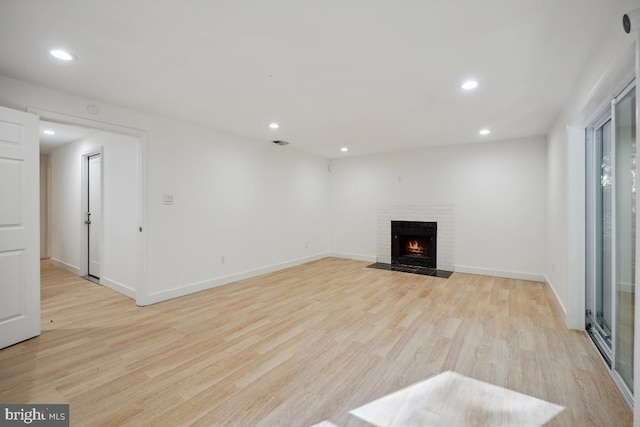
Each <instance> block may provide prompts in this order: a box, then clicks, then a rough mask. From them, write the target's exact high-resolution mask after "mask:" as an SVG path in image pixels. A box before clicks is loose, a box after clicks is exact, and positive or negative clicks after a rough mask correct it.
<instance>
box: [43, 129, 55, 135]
mask: <svg viewBox="0 0 640 427" xmlns="http://www.w3.org/2000/svg"><path fill="white" fill-rule="evenodd" d="M42 133H44V134H45V135H55V134H56V133H55V131H52V130H51V129H45V130H43V131H42Z"/></svg>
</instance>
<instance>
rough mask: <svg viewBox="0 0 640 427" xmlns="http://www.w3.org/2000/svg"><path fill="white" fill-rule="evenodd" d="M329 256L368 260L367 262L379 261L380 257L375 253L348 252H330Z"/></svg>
mask: <svg viewBox="0 0 640 427" xmlns="http://www.w3.org/2000/svg"><path fill="white" fill-rule="evenodd" d="M327 256H330V257H333V258H343V259H353V260H356V261H367V262H377V261H378V258H377V257H376V256H375V255H357V254H346V253H341V252H330V253H329V254H327Z"/></svg>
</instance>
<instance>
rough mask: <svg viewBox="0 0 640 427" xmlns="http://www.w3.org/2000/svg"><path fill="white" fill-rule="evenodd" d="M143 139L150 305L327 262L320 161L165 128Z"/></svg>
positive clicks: (172, 125) (166, 124)
mask: <svg viewBox="0 0 640 427" xmlns="http://www.w3.org/2000/svg"><path fill="white" fill-rule="evenodd" d="M149 140H150V141H151V142H150V144H149V150H148V153H149V157H148V162H149V169H148V173H149V177H150V178H149V187H148V196H149V199H148V208H149V210H148V217H149V224H148V229H149V240H148V257H149V260H150V270H149V283H152V284H153V289H152V290H151V295H150V298H152V299H153V300H156V299H160V298H164V297H165V296H174V295H178V294H180V293H182V292H184V291H185V290H198V289H204V288H206V287H209V286H212V285H218V284H222V283H226V282H229V281H231V280H237V279H240V278H242V277H248V276H250V275H252V274H258V273H261V272H266V271H271V270H275V269H279V268H282V267H285V266H287V265H293V264H295V263H299V262H303V261H306V260H311V259H315V258H317V257H321V256H324V255H325V254H326V252H327V250H328V244H327V242H328V239H327V237H326V236H327V220H326V217H327V205H328V180H329V173H328V171H327V165H328V162H327V161H326V160H324V159H321V158H317V157H314V156H310V155H306V154H302V153H299V152H296V151H294V150H292V149H290V148H289V147H280V146H277V145H275V144H272V143H270V142H268V141H264V142H251V141H247V140H244V139H242V138H239V137H234V136H230V135H227V134H224V133H222V132H216V131H214V130H210V129H204V128H199V127H195V126H185V125H184V124H183V123H180V122H177V121H171V120H162V121H158V122H156V123H154V127H153V128H152V129H151V130H150V131H149ZM163 194H171V195H173V200H174V204H173V205H164V204H163V203H162V198H163ZM222 257H224V259H225V261H224V263H222ZM151 266H153V267H152V268H151ZM185 286H186V288H184V287H185ZM180 287H183V288H182V289H180Z"/></svg>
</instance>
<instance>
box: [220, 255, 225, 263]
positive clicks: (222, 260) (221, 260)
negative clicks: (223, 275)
mask: <svg viewBox="0 0 640 427" xmlns="http://www.w3.org/2000/svg"><path fill="white" fill-rule="evenodd" d="M220 264H224V255H222V256H221V257H220Z"/></svg>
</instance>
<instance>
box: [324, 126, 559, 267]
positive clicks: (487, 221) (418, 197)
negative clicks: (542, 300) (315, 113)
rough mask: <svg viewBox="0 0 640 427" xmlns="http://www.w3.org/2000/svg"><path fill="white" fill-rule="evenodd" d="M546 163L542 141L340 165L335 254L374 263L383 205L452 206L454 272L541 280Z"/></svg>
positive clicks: (334, 190) (335, 182)
mask: <svg viewBox="0 0 640 427" xmlns="http://www.w3.org/2000/svg"><path fill="white" fill-rule="evenodd" d="M546 156H547V154H546V140H545V138H543V137H539V138H529V139H521V140H514V141H500V142H487V143H479V144H465V145H455V146H447V147H430V148H424V149H418V150H410V151H403V152H394V153H386V154H380V155H373V156H366V157H356V158H345V159H340V160H335V161H333V165H332V167H333V172H332V173H331V250H332V252H336V253H339V254H355V255H357V256H359V257H364V258H367V257H369V258H372V257H373V258H375V256H376V240H375V239H376V211H377V206H378V205H379V204H381V203H393V202H397V203H426V204H435V205H437V204H452V205H453V206H454V212H455V213H454V215H455V221H454V223H455V256H454V257H455V259H454V263H455V267H454V268H455V269H456V270H459V271H474V272H478V273H486V274H497V275H501V276H507V277H527V278H532V277H533V278H541V277H542V274H543V271H544V250H545V238H546V227H545V221H546V219H545V213H546V179H547V171H546V162H547V157H546Z"/></svg>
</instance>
